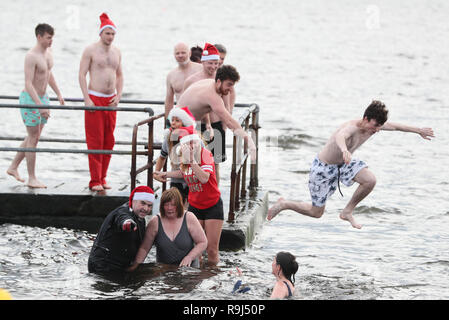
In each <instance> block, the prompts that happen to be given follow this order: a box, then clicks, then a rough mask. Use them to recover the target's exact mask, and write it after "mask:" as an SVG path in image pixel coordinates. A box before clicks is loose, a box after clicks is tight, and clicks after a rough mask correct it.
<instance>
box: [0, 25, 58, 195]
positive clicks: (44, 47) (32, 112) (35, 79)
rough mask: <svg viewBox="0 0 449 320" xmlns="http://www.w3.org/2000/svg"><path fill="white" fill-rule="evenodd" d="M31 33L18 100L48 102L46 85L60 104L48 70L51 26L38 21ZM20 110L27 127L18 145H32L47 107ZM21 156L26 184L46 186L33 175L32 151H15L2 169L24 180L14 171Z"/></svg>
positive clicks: (43, 121)
mask: <svg viewBox="0 0 449 320" xmlns="http://www.w3.org/2000/svg"><path fill="white" fill-rule="evenodd" d="M35 34H36V39H37V43H36V45H35V46H34V48H32V49H30V50H29V51H28V52H27V54H26V56H25V89H24V90H23V91H22V93H21V94H20V98H19V103H20V104H28V105H32V104H35V105H48V104H50V100H49V98H48V96H47V93H46V91H47V85H50V87H51V88H52V89H53V91H54V92H55V93H56V95H57V96H58V100H59V103H60V104H61V105H64V99H63V98H62V95H61V92H60V91H59V88H58V86H57V84H56V81H55V78H54V76H53V73H52V71H51V69H52V67H53V56H52V51H51V48H50V47H51V44H52V42H53V35H54V29H53V27H52V26H50V25H48V24H46V23H42V24H39V25H37V27H36V29H35ZM20 113H21V115H22V119H23V122H24V124H25V126H26V129H27V137H26V138H25V140H24V141H23V142H22V144H21V145H20V147H21V148H36V146H37V143H38V141H39V138H40V135H41V133H42V130H43V129H44V125H45V124H46V123H47V120H48V118H50V110H49V109H34V108H22V109H20ZM24 158H26V163H27V169H28V183H27V185H28V187H30V188H46V185H44V184H43V183H41V182H40V181H39V180H38V179H37V178H36V174H35V168H36V153H35V152H18V153H17V154H16V156H15V157H14V160H13V161H12V163H11V165H10V166H9V168H8V170H7V171H6V172H7V173H8V174H9V175H11V176H13V177H14V178H16V179H17V180H18V181H20V182H25V180H24V179H22V178H21V177H20V175H19V171H18V168H19V165H20V163H21V162H22V160H23V159H24Z"/></svg>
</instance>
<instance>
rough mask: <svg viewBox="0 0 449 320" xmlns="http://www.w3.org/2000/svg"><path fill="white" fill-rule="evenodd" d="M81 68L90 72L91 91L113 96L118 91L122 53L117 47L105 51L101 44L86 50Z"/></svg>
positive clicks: (93, 45) (95, 44)
mask: <svg viewBox="0 0 449 320" xmlns="http://www.w3.org/2000/svg"><path fill="white" fill-rule="evenodd" d="M81 68H87V71H88V72H89V77H90V81H89V86H88V88H89V89H90V90H94V91H97V92H101V93H105V94H112V93H114V92H115V89H116V81H117V73H118V71H119V69H120V68H121V53H120V50H119V49H118V48H116V47H115V46H112V45H111V46H110V48H108V49H105V47H104V46H102V45H101V44H100V43H99V42H97V43H94V44H92V45H90V46H89V47H87V48H86V50H85V51H84V53H83V57H82V60H81Z"/></svg>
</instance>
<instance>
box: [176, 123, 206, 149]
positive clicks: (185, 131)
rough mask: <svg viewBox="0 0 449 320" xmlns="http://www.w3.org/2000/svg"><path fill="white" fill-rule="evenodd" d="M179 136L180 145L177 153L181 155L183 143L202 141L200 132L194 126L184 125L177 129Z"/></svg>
mask: <svg viewBox="0 0 449 320" xmlns="http://www.w3.org/2000/svg"><path fill="white" fill-rule="evenodd" d="M176 131H177V133H178V136H179V145H178V146H177V148H176V154H177V155H178V156H180V155H181V145H182V144H184V143H188V142H190V141H201V138H200V136H199V134H198V132H197V131H196V130H195V127H194V126H189V127H182V128H178V129H176Z"/></svg>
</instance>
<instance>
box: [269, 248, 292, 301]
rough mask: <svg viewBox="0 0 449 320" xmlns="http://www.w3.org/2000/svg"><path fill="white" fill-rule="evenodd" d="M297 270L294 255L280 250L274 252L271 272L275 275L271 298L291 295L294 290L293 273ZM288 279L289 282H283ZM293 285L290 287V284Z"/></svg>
mask: <svg viewBox="0 0 449 320" xmlns="http://www.w3.org/2000/svg"><path fill="white" fill-rule="evenodd" d="M297 271H298V263H297V262H296V257H295V256H294V255H292V254H291V253H290V252H285V251H281V252H278V253H277V254H276V256H275V257H274V259H273V263H272V264H271V272H272V273H273V275H274V276H275V277H276V280H277V281H276V285H275V287H274V288H273V293H272V295H271V298H285V297H288V296H291V295H292V294H293V291H294V283H295V273H296V272H297ZM286 280H287V281H289V282H290V284H289V283H288V282H287V283H284V282H285V281H286ZM290 285H291V286H293V287H291V286H290Z"/></svg>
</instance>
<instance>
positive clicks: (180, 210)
mask: <svg viewBox="0 0 449 320" xmlns="http://www.w3.org/2000/svg"><path fill="white" fill-rule="evenodd" d="M172 200H173V202H174V204H175V206H176V213H177V217H178V218H181V217H182V215H183V214H184V203H183V201H182V196H181V193H180V192H179V190H178V189H177V188H174V187H173V188H170V189H167V190H165V191H164V192H162V196H161V201H160V206H159V211H160V212H161V216H162V217H165V209H164V204H166V203H167V202H170V201H172Z"/></svg>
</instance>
